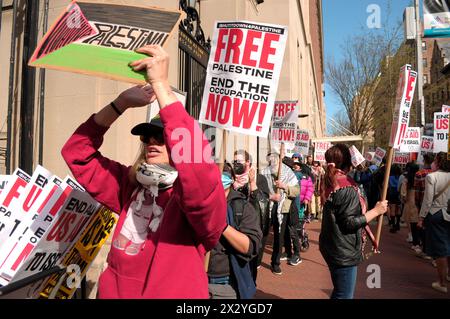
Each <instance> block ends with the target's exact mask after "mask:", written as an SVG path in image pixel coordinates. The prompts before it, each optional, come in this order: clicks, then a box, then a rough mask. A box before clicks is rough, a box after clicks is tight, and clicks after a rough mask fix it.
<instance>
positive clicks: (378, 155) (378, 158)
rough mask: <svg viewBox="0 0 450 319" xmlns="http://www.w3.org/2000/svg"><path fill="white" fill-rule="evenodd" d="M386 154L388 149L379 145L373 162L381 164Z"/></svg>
mask: <svg viewBox="0 0 450 319" xmlns="http://www.w3.org/2000/svg"><path fill="white" fill-rule="evenodd" d="M385 156H386V150H384V149H382V148H381V147H377V149H376V150H375V156H374V157H373V163H374V164H375V165H377V166H380V165H381V163H382V162H383V158H384V157H385Z"/></svg>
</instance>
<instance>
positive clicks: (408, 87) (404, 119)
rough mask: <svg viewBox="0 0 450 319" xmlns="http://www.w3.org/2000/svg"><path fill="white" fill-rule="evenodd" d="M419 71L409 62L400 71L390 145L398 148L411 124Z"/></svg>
mask: <svg viewBox="0 0 450 319" xmlns="http://www.w3.org/2000/svg"><path fill="white" fill-rule="evenodd" d="M416 81H417V72H415V71H413V70H412V67H411V65H409V64H407V65H405V66H403V67H402V69H401V71H400V79H399V82H398V87H397V97H396V101H395V109H394V119H393V121H392V127H391V136H390V139H389V146H390V147H393V148H394V149H396V150H398V149H399V148H400V145H401V143H402V140H403V138H404V136H405V134H406V130H407V129H408V125H409V117H410V112H411V105H412V100H413V98H414V91H415V88H416Z"/></svg>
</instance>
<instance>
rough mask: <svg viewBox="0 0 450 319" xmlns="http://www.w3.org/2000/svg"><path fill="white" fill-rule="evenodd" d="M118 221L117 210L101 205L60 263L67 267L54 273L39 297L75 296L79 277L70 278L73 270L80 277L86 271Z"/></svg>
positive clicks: (65, 297)
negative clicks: (76, 279) (76, 278)
mask: <svg viewBox="0 0 450 319" xmlns="http://www.w3.org/2000/svg"><path fill="white" fill-rule="evenodd" d="M116 222H117V217H116V216H115V213H114V212H113V211H111V210H109V209H108V208H106V207H101V208H100V209H99V210H98V212H97V213H96V214H95V216H94V218H92V219H91V221H90V223H89V225H87V227H86V228H85V230H84V232H83V233H82V234H81V236H80V238H79V240H78V241H77V242H76V243H75V245H74V246H73V247H72V248H71V249H70V250H69V252H68V253H67V254H66V256H65V257H64V259H63V260H62V262H61V266H63V267H67V269H68V271H67V272H65V273H61V274H55V275H53V276H51V277H50V278H49V279H48V281H47V282H46V283H45V284H44V285H43V288H42V291H41V293H40V296H39V298H41V299H70V298H72V296H73V295H74V294H75V291H76V289H77V288H78V286H79V283H80V281H79V282H76V281H74V280H73V279H72V278H70V277H71V276H72V273H76V274H77V276H78V278H79V280H81V278H83V277H84V276H85V275H86V273H87V271H88V270H89V266H90V265H91V264H92V262H93V261H94V259H95V257H96V256H97V254H98V253H99V251H100V249H101V247H102V246H103V244H104V243H105V242H106V240H107V238H108V237H109V235H110V234H111V232H112V229H113V227H114V225H115V224H116Z"/></svg>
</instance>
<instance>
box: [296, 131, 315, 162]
mask: <svg viewBox="0 0 450 319" xmlns="http://www.w3.org/2000/svg"><path fill="white" fill-rule="evenodd" d="M296 135H297V138H296V140H295V148H294V153H299V154H301V155H304V156H308V155H309V146H310V142H311V139H310V136H309V131H308V130H302V129H297V134H296Z"/></svg>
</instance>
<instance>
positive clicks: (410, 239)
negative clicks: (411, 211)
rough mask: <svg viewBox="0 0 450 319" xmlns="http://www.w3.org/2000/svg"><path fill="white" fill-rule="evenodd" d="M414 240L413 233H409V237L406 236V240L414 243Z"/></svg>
mask: <svg viewBox="0 0 450 319" xmlns="http://www.w3.org/2000/svg"><path fill="white" fill-rule="evenodd" d="M412 241H413V238H412V235H411V233H409V234H408V237H406V242H408V243H412Z"/></svg>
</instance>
